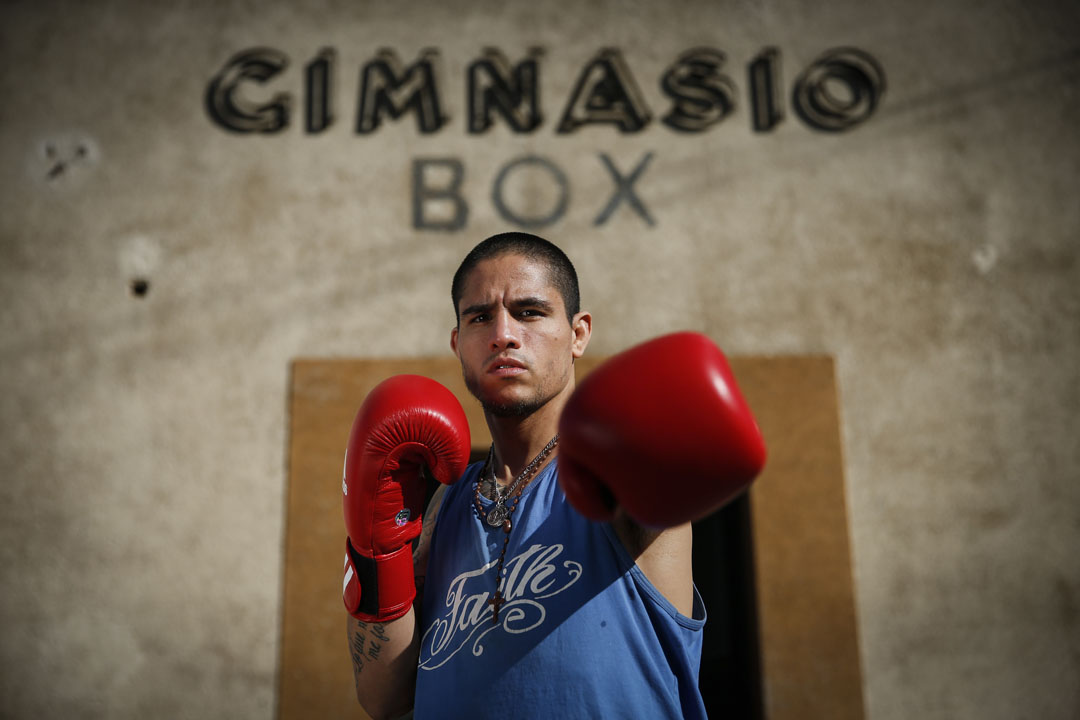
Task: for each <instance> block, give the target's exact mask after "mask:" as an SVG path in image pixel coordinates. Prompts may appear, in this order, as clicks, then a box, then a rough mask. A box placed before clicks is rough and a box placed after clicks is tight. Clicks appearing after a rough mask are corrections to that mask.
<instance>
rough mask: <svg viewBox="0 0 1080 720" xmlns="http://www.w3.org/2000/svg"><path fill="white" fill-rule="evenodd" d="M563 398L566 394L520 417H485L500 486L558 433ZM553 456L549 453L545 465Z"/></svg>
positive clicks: (511, 479) (509, 480)
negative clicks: (492, 444)
mask: <svg viewBox="0 0 1080 720" xmlns="http://www.w3.org/2000/svg"><path fill="white" fill-rule="evenodd" d="M567 397H569V393H566V394H565V395H563V394H560V395H559V396H557V397H554V398H552V399H551V400H550V401H549V402H547V403H546V404H545V405H544V406H543V407H541V408H540V409H538V410H536V411H535V412H533V413H532V414H531V415H526V416H524V417H495V416H492V415H487V416H486V419H487V424H488V429H489V430H490V431H491V438H492V442H493V443H494V445H495V477H496V478H498V480H499V482H500V484H507V483H509V482H511V481H513V479H514V478H515V477H516V476H517V475H518V474H519V473H520V472H521V471H522V470H524V469H525V466H527V465H528V464H529V463H530V462H531V461H532V460H533V459H534V458H535V457H536V456H537V455H539V454H540V451H541V450H543V449H544V446H546V445H547V444H548V442H549V441H550V440H551V438H553V437H554V436H555V433H557V432H558V431H559V415H560V413H561V412H562V408H563V406H564V405H565V404H566V398H567ZM554 456H555V452H552V453H551V454H550V455H549V456H548V457H549V459H548V460H547V462H551V458H554ZM545 464H546V463H545Z"/></svg>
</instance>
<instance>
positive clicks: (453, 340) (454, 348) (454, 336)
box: [450, 325, 461, 358]
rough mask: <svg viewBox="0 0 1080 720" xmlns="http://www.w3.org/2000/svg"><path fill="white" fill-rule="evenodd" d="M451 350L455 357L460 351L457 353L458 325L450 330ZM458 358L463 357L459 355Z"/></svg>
mask: <svg viewBox="0 0 1080 720" xmlns="http://www.w3.org/2000/svg"><path fill="white" fill-rule="evenodd" d="M450 349H451V350H452V351H453V352H454V354H455V355H457V354H458V351H457V326H456V325H455V326H454V327H453V328H451V329H450ZM458 357H459V358H460V357H461V356H460V355H458Z"/></svg>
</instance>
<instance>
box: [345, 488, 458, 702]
mask: <svg viewBox="0 0 1080 720" xmlns="http://www.w3.org/2000/svg"><path fill="white" fill-rule="evenodd" d="M445 491H446V486H445V485H440V486H439V487H438V488H437V489H436V490H435V494H434V495H433V496H432V498H431V502H430V503H429V504H428V508H427V512H425V513H424V520H423V530H422V532H421V533H420V538H419V540H418V542H417V544H416V548H415V550H413V574H414V578H415V581H416V599H415V600H414V601H413V607H412V609H410V610H409V611H408V612H407V613H405V615H403V616H401V617H399V618H397V619H396V620H390V621H387V622H364V621H362V620H357V619H356V618H354V617H352V616H348V623H347V627H346V634H347V637H348V641H349V657H350V658H352V665H353V680H354V682H355V684H356V699H357V700H359V701H360V705H361V706H362V707H363V708H364V711H365V712H367V714H368V715H370V716H371V717H372V718H373V719H374V720H383V719H384V718H385V719H387V720H389V719H390V718H397V717H400V716H402V715H404V714H405V713H407V712H409V710H411V709H412V706H413V696H414V694H415V691H416V664H417V660H418V657H419V654H420V608H421V607H422V598H423V593H424V580H425V578H426V576H427V562H428V555H429V553H430V550H431V536H432V533H434V531H435V518H436V517H437V515H438V512H439V507H440V505H441V504H442V498H443V494H444V492H445Z"/></svg>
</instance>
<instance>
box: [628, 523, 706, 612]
mask: <svg viewBox="0 0 1080 720" xmlns="http://www.w3.org/2000/svg"><path fill="white" fill-rule="evenodd" d="M611 526H612V527H613V528H614V529H615V534H616V535H618V536H619V539H620V540H621V541H622V544H623V547H625V548H626V551H627V552H628V553H630V557H632V558H633V559H634V561H635V562H636V563H637V566H638V567H639V568H641V571H642V572H643V573H645V577H647V578H648V579H649V582H651V583H652V584H653V587H655V588H656V589H657V590H659V591H660V593H661V594H662V595H663V596H664V597H666V598H667V599H668V602H670V603H671V604H672V605H674V606H675V609H676V610H678V611H679V612H680V613H682V614H683V615H685V616H686V617H691V615H692V613H693V611H694V572H693V549H694V548H693V545H694V529H693V526H692V525H691V524H690V523H685V524H683V525H678V526H676V527H673V528H669V529H667V530H652V529H650V528H646V527H643V526H641V525H639V524H638V523H636V522H635V521H634V520H633V519H632V518H631V517H630V516H629V515H627V514H626V512H625V511H623V510H622V509H621V508H619V509H617V510H616V511H615V517H614V518H613V519H612V521H611Z"/></svg>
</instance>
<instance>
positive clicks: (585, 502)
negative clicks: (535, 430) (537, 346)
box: [558, 332, 765, 528]
mask: <svg viewBox="0 0 1080 720" xmlns="http://www.w3.org/2000/svg"><path fill="white" fill-rule="evenodd" d="M558 463H559V482H560V484H561V485H562V487H563V490H564V491H565V492H566V497H567V499H569V500H570V503H571V504H572V505H573V506H574V507H575V508H577V509H578V510H579V511H580V512H581V513H582V514H583V515H585V516H586V517H588V518H591V519H593V520H610V519H611V518H612V517H613V516H614V509H615V506H616V505H619V506H622V507H623V508H624V509H625V510H626V512H627V513H628V514H629V515H630V517H632V518H633V519H634V520H636V521H637V522H638V523H640V524H642V525H646V526H649V527H653V528H667V527H672V526H675V525H680V524H682V523H685V522H690V521H692V520H698V519H700V518H702V517H704V516H706V515H708V514H709V513H711V512H713V511H714V510H716V509H718V508H719V507H720V506H722V505H724V504H725V503H727V502H728V501H729V500H731V499H732V498H734V497H735V496H736V495H738V494H739V493H740V492H741V491H742V490H743V489H744V488H746V487H747V486H748V485H749V484H750V483H751V482H752V481H753V479H754V478H755V477H757V475H758V474H759V473H760V472H761V469H762V467H764V465H765V443H764V441H763V440H762V437H761V431H760V430H759V429H758V426H757V422H755V421H754V417H753V415H751V413H750V408H749V407H748V406H747V405H746V401H745V400H743V398H742V394H741V393H740V392H739V388H738V386H737V385H736V384H735V378H734V377H733V376H732V374H731V369H730V368H729V367H728V363H727V360H726V359H725V358H724V355H723V354H722V353H721V352H720V349H719V348H717V347H716V345H714V344H713V342H712V341H711V340H709V339H708V338H707V337H705V336H704V335H700V334H698V333H690V332H683V333H675V334H673V335H666V336H664V337H660V338H657V339H655V340H650V341H649V342H646V343H643V344H641V345H638V346H637V347H634V348H631V349H630V350H627V351H626V352H624V353H621V354H619V355H616V356H614V357H612V358H611V359H610V360H608V361H607V362H605V363H604V364H602V365H601V366H599V367H598V368H596V369H595V370H593V371H592V372H591V373H590V374H589V375H588V377H586V378H585V379H584V380H583V381H582V383H581V385H580V386H579V387H578V388H577V390H576V391H575V392H574V394H573V395H571V396H570V400H569V401H568V402H567V404H566V407H565V408H564V409H563V412H562V416H561V417H560V418H559V456H558Z"/></svg>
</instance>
